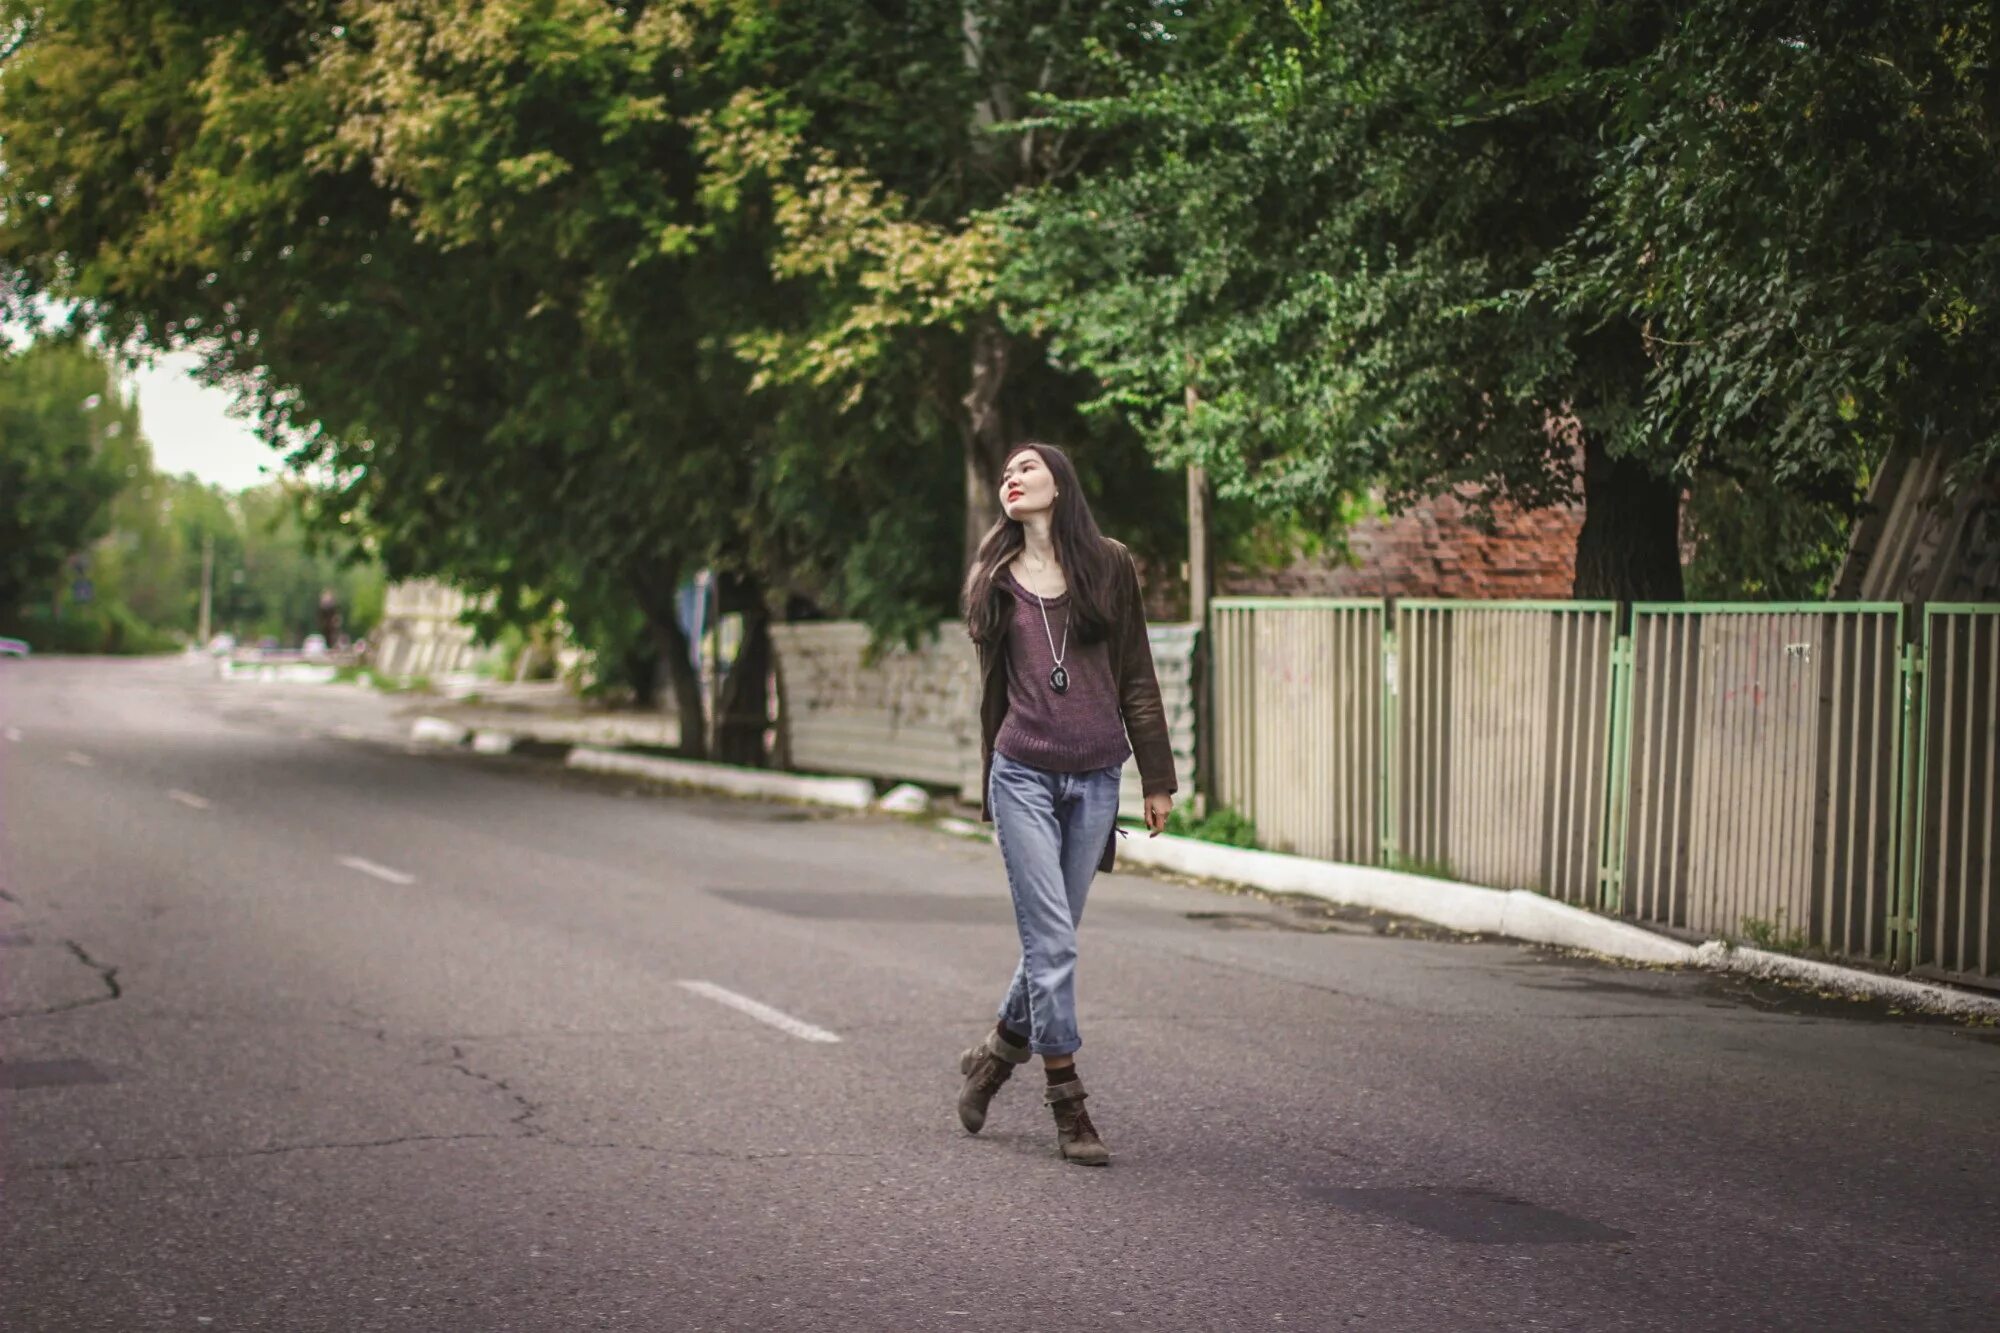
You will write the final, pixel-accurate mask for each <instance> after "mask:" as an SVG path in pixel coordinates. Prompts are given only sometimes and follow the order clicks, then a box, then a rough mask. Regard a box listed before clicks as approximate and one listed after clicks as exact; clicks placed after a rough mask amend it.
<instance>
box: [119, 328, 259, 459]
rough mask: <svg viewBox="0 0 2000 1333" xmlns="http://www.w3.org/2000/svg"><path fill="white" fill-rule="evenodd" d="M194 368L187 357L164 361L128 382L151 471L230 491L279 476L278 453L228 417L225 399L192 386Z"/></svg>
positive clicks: (217, 392)
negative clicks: (188, 475)
mask: <svg viewBox="0 0 2000 1333" xmlns="http://www.w3.org/2000/svg"><path fill="white" fill-rule="evenodd" d="M193 365H194V357H193V355H191V354H186V353H183V354H178V355H174V356H165V357H161V358H160V359H159V360H158V361H156V362H154V363H153V364H152V365H150V366H148V367H146V368H145V369H143V370H140V371H138V372H136V373H135V374H133V376H132V377H131V382H132V387H133V388H134V389H135V390H136V391H137V393H138V395H139V426H140V428H141V429H142V430H144V431H145V432H146V438H147V439H148V440H149V441H151V443H152V446H153V466H154V467H155V468H157V469H158V470H159V471H161V472H165V473H170V474H178V473H182V472H192V473H194V475H195V476H196V477H198V478H200V479H201V480H203V481H206V482H211V483H214V484H215V485H218V486H222V487H225V488H227V489H229V490H241V489H243V488H244V487H246V486H255V485H256V484H257V483H259V482H261V481H264V480H266V479H267V478H268V477H270V476H275V475H276V474H277V473H279V472H280V471H282V470H283V467H284V459H283V457H282V456H281V455H280V454H279V452H278V451H277V450H276V449H272V448H270V447H269V446H267V445H265V444H262V443H260V442H259V441H258V439H257V438H256V436H255V435H253V434H252V433H251V430H250V427H249V424H248V423H246V422H244V421H240V420H238V419H237V418H236V417H233V416H231V415H230V413H229V395H228V394H227V393H224V392H223V391H222V390H220V389H211V388H207V387H205V386H204V385H201V384H198V383H196V382H195V381H194V379H193V378H192V377H191V376H190V374H189V370H190V368H191V367H192V366H193Z"/></svg>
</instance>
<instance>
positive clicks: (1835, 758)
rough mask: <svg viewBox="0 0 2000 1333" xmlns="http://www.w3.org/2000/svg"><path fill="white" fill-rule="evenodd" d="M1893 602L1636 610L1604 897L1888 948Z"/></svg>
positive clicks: (1727, 927)
mask: <svg viewBox="0 0 2000 1333" xmlns="http://www.w3.org/2000/svg"><path fill="white" fill-rule="evenodd" d="M1901 640H1902V610H1901V608H1900V607H1897V606H1894V605H1870V604H1857V605H1826V604H1819V605H1811V606H1761V605H1760V606H1744V605H1699V604H1672V605H1661V604H1654V605H1640V606H1635V607H1634V608H1633V615H1632V633H1631V651H1630V652H1629V654H1627V655H1626V657H1625V665H1624V669H1625V670H1626V671H1628V672H1629V673H1630V676H1629V679H1630V684H1629V686H1628V687H1627V689H1626V690H1625V698H1626V699H1627V700H1628V701H1629V702H1628V704H1627V707H1628V709H1629V712H1628V714H1627V716H1626V717H1625V718H1624V719H1623V722H1622V726H1623V728H1624V734H1625V737H1626V739H1625V742H1624V745H1625V754H1624V756H1623V758H1624V759H1625V764H1626V776H1625V779H1624V784H1623V786H1622V788H1621V789H1620V790H1619V791H1617V792H1616V793H1614V796H1615V799H1614V800H1613V802H1612V810H1613V818H1615V819H1617V820H1618V821H1619V823H1620V826H1621V827H1620V829H1619V832H1618V834H1617V836H1616V837H1615V838H1614V839H1613V840H1611V845H1610V846H1609V847H1608V848H1607V857H1616V858H1618V859H1617V860H1616V862H1615V863H1614V864H1615V865H1616V867H1617V868H1618V869H1619V870H1620V871H1622V874H1621V875H1620V876H1619V878H1618V880H1617V883H1618V888H1619V893H1618V897H1617V901H1616V904H1615V906H1616V910H1619V911H1621V912H1623V913H1625V914H1626V915H1630V916H1633V917H1636V918H1638V919H1641V920H1646V921H1651V922H1656V923H1658V924H1661V925H1668V926H1677V927H1682V928H1685V929H1688V930H1692V931H1696V932H1699V933H1701V934H1703V935H1721V936H1727V937H1735V938H1750V939H1762V940H1766V941H1769V942H1775V943H1783V944H1788V945H1793V946H1804V947H1812V948H1818V949H1822V950H1825V951H1826V952H1829V953H1838V954H1850V955H1855V956H1861V957H1868V956H1874V955H1877V954H1880V953H1881V952H1882V951H1883V950H1884V948H1885V947H1886V945H1887V940H1888V935H1887V930H1888V921H1889V916H1890V905H1891V899H1892V897H1893V894H1894V889H1895V863H1894V859H1893V851H1894V848H1893V839H1894V830H1895V827H1896V820H1895V814H1896V803H1895V796H1896V780H1897V773H1898V770H1899V761H1900V746H1901V742H1900V739H1899V730H1898V728H1897V726H1896V725H1895V724H1896V715H1897V710H1898V701H1899V699H1900V696H1901V693H1902V691H1901V686H1900V682H1899V680H1898V676H1897V671H1896V652H1897V648H1898V645H1899V644H1900V643H1901Z"/></svg>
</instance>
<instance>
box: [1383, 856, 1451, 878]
mask: <svg viewBox="0 0 2000 1333" xmlns="http://www.w3.org/2000/svg"><path fill="white" fill-rule="evenodd" d="M1382 867H1383V869H1385V870H1399V871H1401V872H1402V873H1403V874H1405V875H1422V876H1424V877H1425V878H1426V879H1448V880H1452V881H1456V880H1457V879H1458V876H1457V875H1456V874H1454V873H1453V871H1452V868H1451V862H1449V861H1433V860H1431V859H1430V858H1428V857H1423V856H1404V855H1403V854H1402V853H1401V852H1398V853H1396V854H1395V855H1394V856H1390V857H1388V858H1387V859H1385V860H1384V861H1383V862H1382Z"/></svg>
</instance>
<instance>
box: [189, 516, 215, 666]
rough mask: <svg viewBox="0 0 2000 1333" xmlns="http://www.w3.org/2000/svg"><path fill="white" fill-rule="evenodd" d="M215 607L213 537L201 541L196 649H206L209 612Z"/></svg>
mask: <svg viewBox="0 0 2000 1333" xmlns="http://www.w3.org/2000/svg"><path fill="white" fill-rule="evenodd" d="M214 605H215V535H214V534H213V533H210V534H208V535H207V536H205V537H203V538H202V539H201V621H200V623H199V624H198V625H197V627H196V628H195V632H194V641H195V646H196V647H198V648H206V647H208V639H209V633H208V631H209V611H210V610H211V609H212V608H213V606H214Z"/></svg>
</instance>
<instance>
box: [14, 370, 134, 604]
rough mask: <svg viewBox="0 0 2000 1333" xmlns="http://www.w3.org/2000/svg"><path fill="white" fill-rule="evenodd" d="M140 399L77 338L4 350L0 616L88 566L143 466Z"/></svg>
mask: <svg viewBox="0 0 2000 1333" xmlns="http://www.w3.org/2000/svg"><path fill="white" fill-rule="evenodd" d="M138 424H139V413H138V409H137V408H136V407H135V406H134V405H133V403H132V402H131V400H130V399H129V398H127V397H126V396H125V395H124V394H123V393H121V392H120V390H119V387H118V383H117V380H116V377H115V376H114V374H113V372H112V369H111V367H110V365H109V364H108V363H107V362H106V361H105V359H104V358H103V357H102V356H100V355H98V354H97V353H95V352H93V351H91V350H90V349H89V348H87V347H83V346H80V345H77V344H74V343H55V342H38V343H33V344H31V345H29V346H28V347H27V348H25V349H24V350H21V351H18V352H12V353H8V354H6V355H4V356H0V497H4V502H0V617H3V618H5V619H6V620H7V621H10V622H11V621H16V620H17V619H18V617H19V614H20V610H21V607H22V605H23V603H25V602H26V601H28V600H29V599H30V598H34V599H38V600H39V599H42V598H47V597H50V596H51V595H52V594H53V595H54V597H55V598H56V599H58V600H59V599H60V598H61V597H62V596H63V594H62V593H61V592H60V591H58V590H57V581H58V576H59V575H61V574H63V573H64V572H65V570H66V569H68V570H70V571H71V572H74V573H76V574H79V575H81V574H82V572H83V568H84V567H83V566H81V565H77V564H75V563H74V562H75V561H77V560H79V559H87V550H88V547H89V545H90V543H91V542H92V541H93V540H95V539H96V538H97V536H98V535H99V534H100V533H102V532H103V531H104V529H105V527H106V525H107V523H108V521H109V518H110V506H111V501H112V499H113V497H115V496H116V495H117V494H118V492H119V490H120V488H121V487H123V486H124V485H125V482H126V468H127V466H128V464H130V465H132V466H134V467H136V466H137V465H138V463H140V462H143V461H144V460H143V454H141V455H138V456H137V457H136V460H135V455H134V452H133V451H134V449H135V448H140V449H143V446H142V445H139V442H138Z"/></svg>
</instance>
